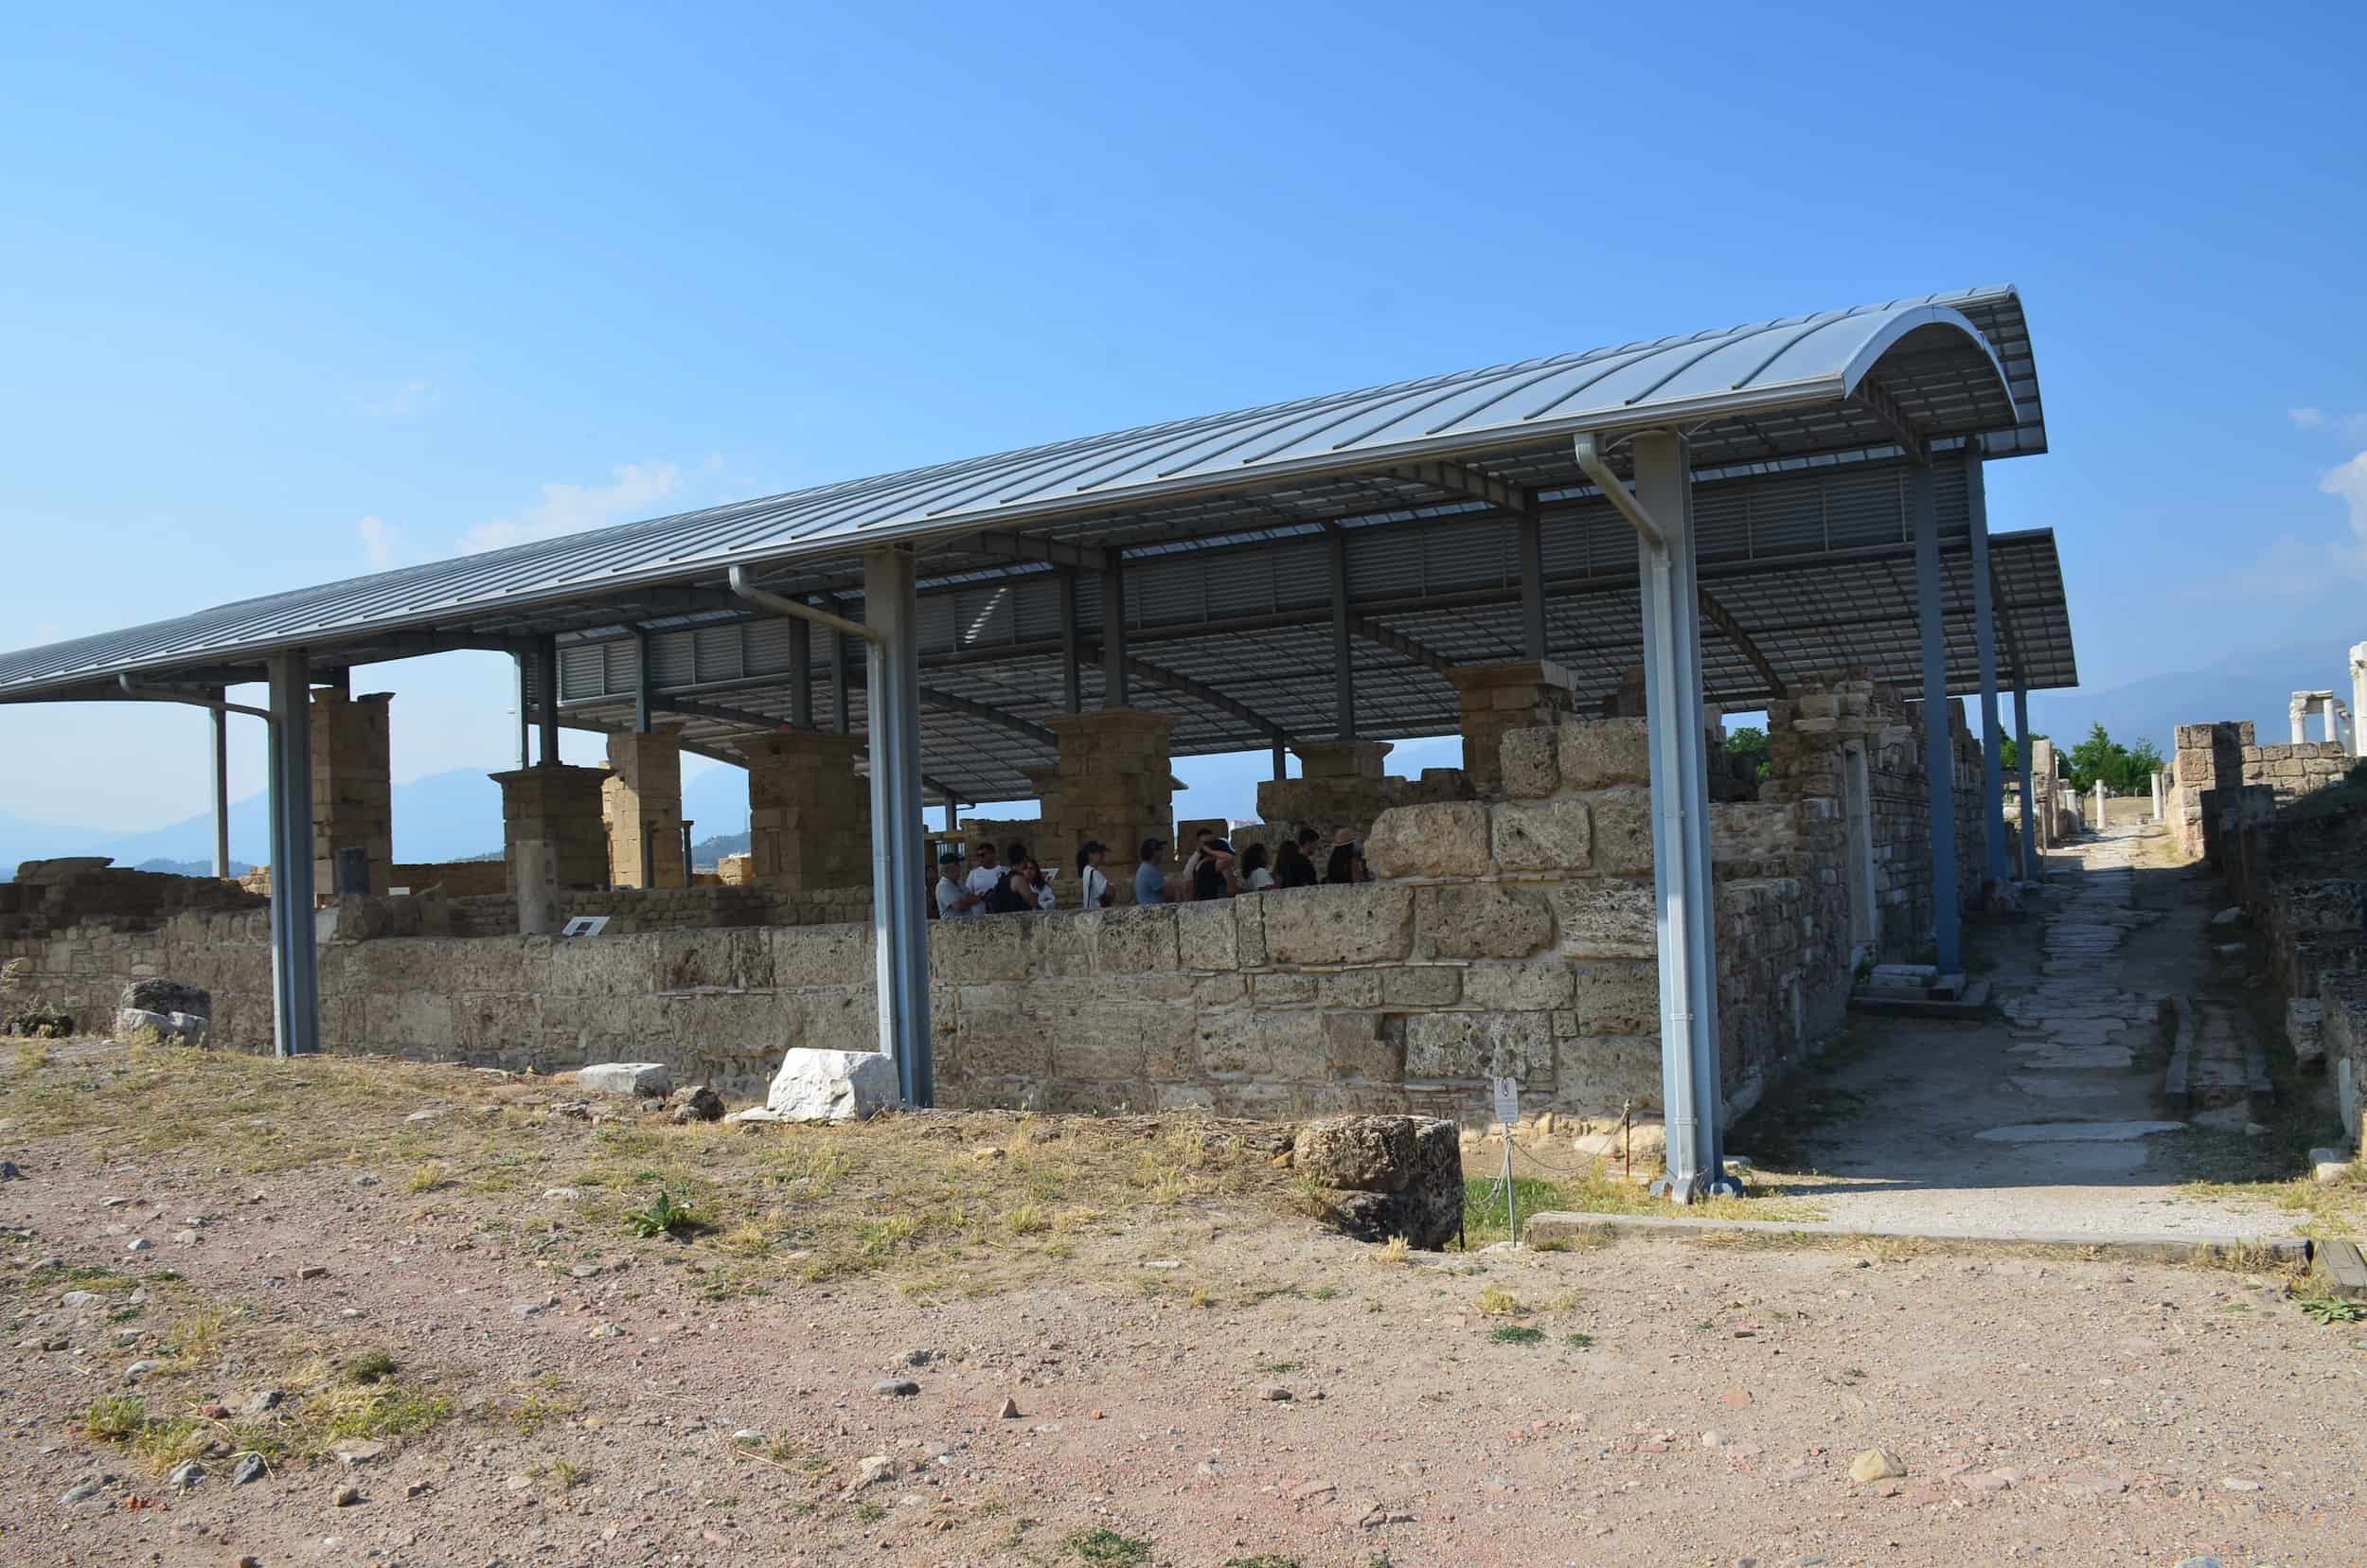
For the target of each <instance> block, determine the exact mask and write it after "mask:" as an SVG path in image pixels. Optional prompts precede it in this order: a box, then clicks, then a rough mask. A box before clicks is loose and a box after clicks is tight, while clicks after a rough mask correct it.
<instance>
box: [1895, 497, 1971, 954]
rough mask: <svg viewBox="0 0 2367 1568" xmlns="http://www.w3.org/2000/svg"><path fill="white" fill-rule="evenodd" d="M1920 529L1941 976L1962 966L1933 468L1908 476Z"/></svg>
mask: <svg viewBox="0 0 2367 1568" xmlns="http://www.w3.org/2000/svg"><path fill="white" fill-rule="evenodd" d="M1907 509H1908V512H1909V515H1910V517H1911V518H1912V519H1913V524H1914V530H1915V614H1916V617H1917V619H1918V620H1919V621H1920V622H1921V624H1922V629H1923V771H1924V785H1925V792H1926V793H1925V804H1926V808H1927V810H1928V811H1929V812H1930V818H1931V820H1930V825H1929V828H1930V830H1929V834H1928V836H1929V838H1930V840H1931V942H1932V947H1933V949H1934V952H1933V962H1935V963H1937V964H1938V965H1939V967H1940V972H1941V973H1942V974H1953V973H1955V972H1956V971H1957V970H1958V969H1959V968H1960V967H1962V965H1963V962H1964V953H1963V951H1962V949H1961V946H1960V944H1959V940H1958V930H1957V924H1958V918H1959V914H1960V911H1961V908H1962V906H1961V903H1960V901H1959V900H1958V896H1957V889H1956V750H1955V745H1954V739H1953V737H1952V736H1951V735H1950V733H1949V702H1948V628H1947V626H1946V624H1945V620H1944V614H1945V612H1946V610H1947V608H1948V606H1947V603H1946V600H1945V598H1944V597H1943V595H1942V594H1941V591H1940V590H1941V581H1940V515H1939V503H1938V497H1937V495H1936V493H1935V486H1934V485H1933V483H1932V477H1931V464H1929V463H1919V464H1917V465H1916V466H1914V467H1913V468H1911V469H1909V470H1908V471H1907Z"/></svg>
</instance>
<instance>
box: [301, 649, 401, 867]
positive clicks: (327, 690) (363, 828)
mask: <svg viewBox="0 0 2367 1568" xmlns="http://www.w3.org/2000/svg"><path fill="white" fill-rule="evenodd" d="M393 695H394V694H393V693H392V692H385V691H374V692H371V693H369V694H368V695H366V696H362V697H348V696H347V695H346V694H345V693H344V692H342V691H339V690H337V689H336V688H334V687H333V686H324V687H321V688H318V689H316V690H314V691H313V693H312V724H311V729H312V885H313V887H314V888H316V889H317V890H318V891H320V892H321V893H336V892H341V891H343V889H342V888H341V887H340V885H339V883H338V881H337V852H338V851H339V850H341V849H359V850H361V851H362V854H363V858H364V860H365V863H366V866H367V874H368V879H369V885H368V889H367V890H368V891H369V892H372V893H381V894H383V893H384V892H385V891H386V877H387V872H388V870H389V869H390V868H391V867H392V866H393V865H394V864H395V831H394V811H393V807H392V804H391V801H390V793H391V791H392V787H393V781H392V779H391V777H390V776H389V773H388V763H387V735H386V704H387V703H388V702H389V700H391V698H392V697H393Z"/></svg>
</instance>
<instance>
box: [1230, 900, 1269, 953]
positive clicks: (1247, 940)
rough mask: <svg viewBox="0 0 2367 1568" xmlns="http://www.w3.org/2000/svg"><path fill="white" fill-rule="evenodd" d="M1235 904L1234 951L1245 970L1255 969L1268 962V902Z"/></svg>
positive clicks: (1252, 901) (1245, 901)
mask: <svg viewBox="0 0 2367 1568" xmlns="http://www.w3.org/2000/svg"><path fill="white" fill-rule="evenodd" d="M1232 904H1233V951H1234V956H1235V957H1236V958H1237V960H1238V961H1239V962H1240V965H1241V967H1242V968H1243V969H1255V968H1256V967H1258V966H1259V965H1261V964H1263V963H1265V962H1266V900H1264V899H1262V898H1257V899H1235V900H1232Z"/></svg>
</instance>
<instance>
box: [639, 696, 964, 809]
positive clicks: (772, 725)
mask: <svg viewBox="0 0 2367 1568" xmlns="http://www.w3.org/2000/svg"><path fill="white" fill-rule="evenodd" d="M657 706H658V707H659V708H661V709H663V710H664V711H665V712H667V713H679V714H681V715H683V716H684V717H685V718H686V719H706V720H710V721H712V722H716V723H719V724H739V725H743V726H745V727H746V728H748V729H752V730H770V731H774V732H776V733H780V734H786V735H795V734H799V733H801V732H800V730H799V728H798V726H797V725H795V724H792V723H791V722H788V721H787V720H785V719H775V718H774V717H773V716H772V715H771V714H769V713H758V712H756V710H755V709H754V708H736V707H726V706H724V705H722V704H720V703H695V702H692V701H690V700H689V699H688V698H674V699H671V700H668V699H666V698H663V697H661V698H659V699H658V700H657ZM610 733H612V734H613V733H614V731H611V732H610ZM802 733H806V734H811V735H822V734H827V733H828V732H827V731H824V730H807V731H803V732H802ZM686 749H689V750H694V751H697V752H698V753H699V754H700V755H701V756H703V757H713V758H714V759H715V760H716V761H718V762H729V763H731V764H732V765H733V766H735V767H741V768H744V767H746V766H747V765H748V761H747V758H745V757H730V756H726V755H723V748H722V747H721V746H698V747H687V748H686ZM855 751H856V753H857V755H859V756H862V757H865V758H866V759H867V758H868V757H869V755H870V754H869V753H868V752H867V751H865V750H864V748H863V747H861V746H858V747H856V748H855ZM920 782H921V783H922V784H923V785H925V786H927V787H928V788H930V789H932V790H934V791H936V793H939V794H940V795H943V796H944V797H945V798H946V799H948V800H955V801H958V800H959V799H961V793H960V792H958V791H957V790H955V789H954V788H953V786H952V785H951V784H948V783H945V782H944V781H943V780H941V779H935V778H931V777H929V776H928V775H926V774H923V775H921V778H920Z"/></svg>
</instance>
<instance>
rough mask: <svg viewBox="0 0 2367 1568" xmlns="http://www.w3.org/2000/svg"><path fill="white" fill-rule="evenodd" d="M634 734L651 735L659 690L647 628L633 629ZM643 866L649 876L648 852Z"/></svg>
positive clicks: (645, 874) (644, 855) (645, 873)
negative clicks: (654, 700)
mask: <svg viewBox="0 0 2367 1568" xmlns="http://www.w3.org/2000/svg"><path fill="white" fill-rule="evenodd" d="M632 672H633V682H632V732H633V734H635V735H647V734H649V733H650V711H651V704H650V695H651V694H652V693H653V692H654V691H655V690H656V689H657V671H655V670H654V669H651V668H650V629H649V628H648V627H646V626H636V627H634V628H633V629H632ZM641 864H642V867H643V875H644V876H647V875H648V867H649V864H650V861H649V856H648V852H647V851H646V850H645V851H644V852H643V855H642V860H641Z"/></svg>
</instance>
